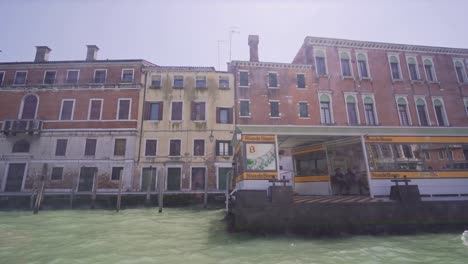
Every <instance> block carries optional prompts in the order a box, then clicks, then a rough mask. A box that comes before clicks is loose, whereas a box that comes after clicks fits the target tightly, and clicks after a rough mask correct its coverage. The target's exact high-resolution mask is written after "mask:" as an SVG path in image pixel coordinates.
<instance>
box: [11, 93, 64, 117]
mask: <svg viewBox="0 0 468 264" xmlns="http://www.w3.org/2000/svg"><path fill="white" fill-rule="evenodd" d="M28 95H33V96H35V97H36V100H37V104H36V112H35V113H34V119H36V117H37V112H38V111H39V100H40V98H39V96H38V95H37V94H35V93H28V94H25V95H24V96H23V97H22V98H21V104H20V109H19V111H18V119H21V116H23V110H24V99H25V98H26V97H27V96H28ZM60 109H61V108H60ZM59 115H60V113H59ZM59 117H60V116H59Z"/></svg>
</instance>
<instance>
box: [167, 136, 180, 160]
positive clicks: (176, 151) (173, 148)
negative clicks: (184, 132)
mask: <svg viewBox="0 0 468 264" xmlns="http://www.w3.org/2000/svg"><path fill="white" fill-rule="evenodd" d="M180 143H181V142H180V139H171V140H170V141H169V156H180Z"/></svg>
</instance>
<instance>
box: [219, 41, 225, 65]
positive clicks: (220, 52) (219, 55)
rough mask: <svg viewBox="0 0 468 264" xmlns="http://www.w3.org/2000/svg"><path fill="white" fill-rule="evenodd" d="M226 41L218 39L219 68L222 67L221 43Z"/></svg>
mask: <svg viewBox="0 0 468 264" xmlns="http://www.w3.org/2000/svg"><path fill="white" fill-rule="evenodd" d="M224 42H226V41H225V40H219V39H218V70H220V69H221V44H222V43H224Z"/></svg>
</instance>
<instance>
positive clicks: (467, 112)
mask: <svg viewBox="0 0 468 264" xmlns="http://www.w3.org/2000/svg"><path fill="white" fill-rule="evenodd" d="M463 103H464V104H465V113H466V114H467V115H468V98H464V99H463Z"/></svg>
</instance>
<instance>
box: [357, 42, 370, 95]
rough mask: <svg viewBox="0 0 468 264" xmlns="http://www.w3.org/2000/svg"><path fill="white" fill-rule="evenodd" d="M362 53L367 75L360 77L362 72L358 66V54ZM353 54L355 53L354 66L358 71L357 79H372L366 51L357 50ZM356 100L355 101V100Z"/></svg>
mask: <svg viewBox="0 0 468 264" xmlns="http://www.w3.org/2000/svg"><path fill="white" fill-rule="evenodd" d="M361 54H362V55H364V57H366V67H367V75H368V77H362V73H361V68H360V67H359V58H358V56H359V55H361ZM355 55H356V66H357V69H358V73H359V79H360V80H371V79H372V75H371V71H370V67H369V56H368V55H367V51H365V50H357V51H356V52H355ZM356 102H357V101H356Z"/></svg>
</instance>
